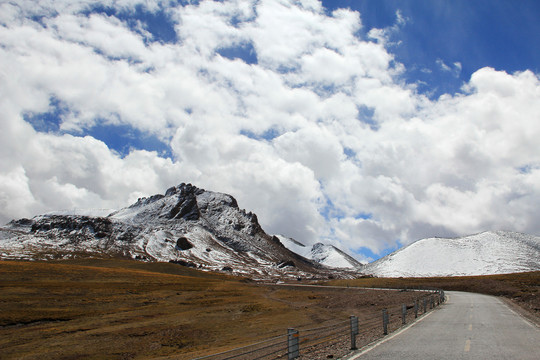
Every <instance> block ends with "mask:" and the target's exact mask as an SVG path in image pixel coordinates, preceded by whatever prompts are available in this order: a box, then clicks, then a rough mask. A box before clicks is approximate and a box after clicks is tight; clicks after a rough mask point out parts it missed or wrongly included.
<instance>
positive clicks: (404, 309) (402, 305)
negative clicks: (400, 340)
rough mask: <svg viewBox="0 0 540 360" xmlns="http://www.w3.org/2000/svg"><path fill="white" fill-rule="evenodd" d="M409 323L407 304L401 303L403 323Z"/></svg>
mask: <svg viewBox="0 0 540 360" xmlns="http://www.w3.org/2000/svg"><path fill="white" fill-rule="evenodd" d="M406 323H407V305H405V304H401V324H402V325H405V324H406Z"/></svg>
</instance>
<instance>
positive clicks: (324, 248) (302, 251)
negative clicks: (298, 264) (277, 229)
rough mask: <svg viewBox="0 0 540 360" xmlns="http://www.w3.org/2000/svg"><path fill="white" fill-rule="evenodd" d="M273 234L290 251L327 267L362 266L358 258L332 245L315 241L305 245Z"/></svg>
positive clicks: (346, 267)
mask: <svg viewBox="0 0 540 360" xmlns="http://www.w3.org/2000/svg"><path fill="white" fill-rule="evenodd" d="M275 236H276V237H277V238H278V239H279V241H281V243H282V244H283V245H284V246H285V247H286V248H287V249H289V250H291V251H292V252H295V253H297V254H298V255H301V256H303V257H305V258H308V259H311V260H314V261H316V262H318V263H320V264H323V265H326V266H328V267H332V268H343V269H357V268H359V267H360V266H362V264H361V263H360V262H359V261H358V260H356V259H354V258H353V257H352V256H350V255H348V254H346V253H345V252H343V251H342V250H340V249H338V248H336V247H335V246H333V245H327V244H323V243H316V244H314V245H313V246H306V245H305V244H303V243H301V242H299V241H298V240H295V239H292V238H288V237H285V236H283V235H275Z"/></svg>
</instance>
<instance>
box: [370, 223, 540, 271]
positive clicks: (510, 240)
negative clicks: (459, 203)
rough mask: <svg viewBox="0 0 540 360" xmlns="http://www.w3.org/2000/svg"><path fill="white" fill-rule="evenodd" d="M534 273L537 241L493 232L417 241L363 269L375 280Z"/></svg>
mask: <svg viewBox="0 0 540 360" xmlns="http://www.w3.org/2000/svg"><path fill="white" fill-rule="evenodd" d="M538 270H540V237H538V236H533V235H526V234H520V233H515V232H506V231H497V232H484V233H480V234H476V235H471V236H467V237H461V238H455V239H443V238H429V239H423V240H419V241H417V242H415V243H413V244H411V245H409V246H406V247H404V248H402V249H400V250H398V251H396V252H394V253H392V254H390V255H387V256H385V257H383V258H381V259H379V260H377V261H375V262H373V263H370V264H368V265H366V267H365V268H364V269H363V272H365V273H366V274H371V275H374V276H379V277H400V276H403V277H424V276H425V277H427V276H460V275H489V274H504V273H515V272H526V271H538Z"/></svg>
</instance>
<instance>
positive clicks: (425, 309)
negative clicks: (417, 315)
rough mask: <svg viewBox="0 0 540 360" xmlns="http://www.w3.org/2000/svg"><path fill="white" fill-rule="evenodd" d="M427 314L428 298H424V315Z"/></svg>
mask: <svg viewBox="0 0 540 360" xmlns="http://www.w3.org/2000/svg"><path fill="white" fill-rule="evenodd" d="M426 312H427V298H424V314H425V313H426Z"/></svg>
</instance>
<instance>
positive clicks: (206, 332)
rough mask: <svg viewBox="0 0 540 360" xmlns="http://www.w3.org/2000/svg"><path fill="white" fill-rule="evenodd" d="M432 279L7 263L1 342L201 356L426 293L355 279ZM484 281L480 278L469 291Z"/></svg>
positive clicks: (38, 355)
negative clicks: (278, 277) (321, 282)
mask: <svg viewBox="0 0 540 360" xmlns="http://www.w3.org/2000/svg"><path fill="white" fill-rule="evenodd" d="M539 275H540V274H538V273H536V274H529V275H527V276H525V275H512V276H510V275H509V276H508V281H506V280H504V279H503V280H502V281H501V284H503V285H500V286H507V287H510V286H514V285H515V284H521V285H520V286H519V292H518V293H515V292H510V293H509V294H510V297H513V298H516V296H517V295H516V294H521V295H520V296H521V298H524V297H525V294H527V296H529V294H533V295H531V296H533V298H534V299H537V296H538V292H537V290H538V277H539ZM516 279H517V280H516ZM526 279H529V280H526ZM424 281H425V282H424V283H423V282H422V280H418V279H389V280H387V279H373V278H372V279H358V280H348V281H347V282H345V280H336V281H335V284H336V285H343V286H345V288H331V287H328V288H324V287H282V286H274V285H269V284H260V283H256V282H253V281H251V280H249V279H245V278H237V277H231V276H227V275H223V274H216V273H208V272H201V271H197V270H194V269H190V268H186V267H183V266H179V265H176V264H169V263H143V262H136V261H126V260H116V259H108V260H98V259H86V260H65V261H56V262H22V261H21V262H16V261H1V262H0V347H1V348H2V358H5V359H20V358H24V359H42V358H49V359H74V358H77V359H98V358H104V357H106V358H110V359H144V358H176V359H192V358H195V357H198V356H202V355H205V354H211V353H215V352H219V351H223V350H227V349H230V348H234V347H238V346H242V345H246V344H250V343H253V342H256V341H258V340H261V339H266V338H269V337H272V336H278V335H283V334H285V333H286V330H287V328H288V327H295V328H307V327H310V326H314V325H316V326H324V325H325V324H330V323H333V322H335V321H336V320H347V318H348V317H349V315H352V314H354V315H357V316H359V318H360V321H362V319H363V317H364V318H370V317H372V316H373V314H377V313H380V312H381V310H382V309H383V308H386V307H393V306H399V305H400V304H402V303H411V302H413V301H414V300H415V299H417V298H418V297H419V296H421V293H420V292H411V291H395V290H392V291H380V290H377V291H376V290H366V289H358V288H355V286H374V287H380V286H388V287H404V286H416V287H422V286H423V285H426V286H439V287H445V286H446V285H445V284H444V281H443V280H440V279H438V280H433V282H429V281H428V280H424ZM484 281H485V280H484V278H483V277H479V278H475V279H473V280H471V283H470V285H469V288H468V290H471V291H472V290H474V289H475V287H474V283H478V284H482V283H483V282H484ZM325 283H326V282H325ZM504 284H507V285H504ZM346 286H350V288H346ZM503 295H504V294H503ZM531 303H532V304H533V305H532V307H531V309H532V310H533V311H532V312H533V313H534V311H536V310H534V306H536V305H534V304H536V302H535V301H532V302H531ZM522 305H523V304H522ZM381 330H382V329H381ZM375 335H376V336H379V334H375Z"/></svg>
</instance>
